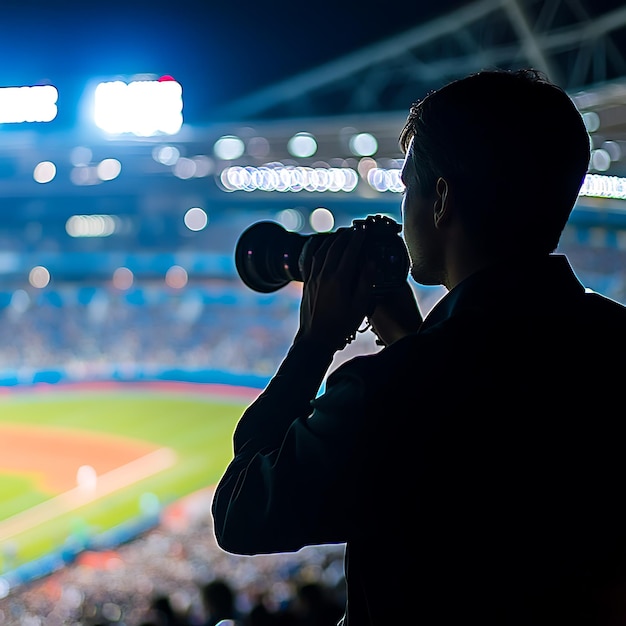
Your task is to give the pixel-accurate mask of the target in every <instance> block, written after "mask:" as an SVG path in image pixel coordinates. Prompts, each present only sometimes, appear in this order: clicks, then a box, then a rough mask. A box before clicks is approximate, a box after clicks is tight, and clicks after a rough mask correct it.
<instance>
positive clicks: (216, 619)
mask: <svg viewBox="0 0 626 626" xmlns="http://www.w3.org/2000/svg"><path fill="white" fill-rule="evenodd" d="M201 591H202V602H203V605H204V608H205V611H206V619H205V621H204V626H217V624H219V623H220V622H222V621H229V623H232V624H235V623H236V622H237V620H239V619H240V618H241V616H240V615H239V611H238V610H237V606H236V602H235V600H236V595H235V591H234V589H233V588H232V586H231V585H230V583H228V582H227V581H225V580H219V579H216V580H212V581H210V582H208V583H206V584H205V585H203V586H202V590H201Z"/></svg>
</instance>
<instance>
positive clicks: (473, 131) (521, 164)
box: [400, 70, 589, 287]
mask: <svg viewBox="0 0 626 626" xmlns="http://www.w3.org/2000/svg"><path fill="white" fill-rule="evenodd" d="M400 144H401V146H402V148H403V150H404V152H405V154H406V155H407V158H406V161H405V166H404V169H403V173H402V176H403V181H404V183H405V185H406V188H407V189H406V194H405V199H404V202H403V213H404V218H403V221H404V237H405V239H406V242H407V245H408V247H409V251H410V253H411V259H412V263H413V268H412V274H413V277H414V278H415V279H416V280H417V281H418V282H421V283H424V284H438V283H442V284H445V285H447V286H448V287H450V286H453V285H452V284H451V283H456V282H458V279H460V278H462V277H463V276H458V275H457V276H450V275H449V274H450V267H449V263H450V261H451V258H450V255H451V254H452V255H453V256H454V255H455V254H462V255H464V258H465V259H467V258H470V259H471V260H472V262H473V263H474V264H477V265H478V266H480V265H485V264H489V263H492V262H494V261H495V260H497V259H498V258H501V257H502V256H511V255H513V256H520V255H522V256H524V257H528V256H534V255H545V254H549V253H550V252H553V251H554V250H555V249H556V247H557V245H558V242H559V238H560V236H561V232H562V230H563V228H564V226H565V223H566V222H567V220H568V218H569V215H570V212H571V210H572V208H573V206H574V203H575V201H576V198H577V196H578V192H579V190H580V186H581V184H582V182H583V180H584V177H585V174H586V172H587V168H588V165H589V136H588V134H587V130H586V128H585V125H584V123H583V120H582V117H581V115H580V113H579V112H578V110H577V109H576V107H575V105H574V103H573V102H572V100H571V99H570V98H569V96H568V95H567V94H566V93H565V92H564V91H563V90H562V89H560V88H559V87H557V86H556V85H554V84H552V83H550V82H549V81H548V80H547V79H546V78H545V77H544V76H543V75H542V74H541V73H540V72H538V71H535V70H520V71H504V70H502V71H500V70H490V71H483V72H478V73H476V74H472V75H470V76H468V77H466V78H463V79H460V80H457V81H454V82H452V83H450V84H448V85H446V86H445V87H443V88H441V89H439V90H437V91H434V92H432V93H430V94H428V95H427V96H426V97H425V98H424V99H423V100H421V101H420V102H417V103H415V104H414V105H413V106H412V107H411V110H410V112H409V115H408V118H407V122H406V125H405V127H404V129H403V131H402V133H401V135H400ZM452 262H453V263H454V262H456V263H458V262H459V259H453V260H452Z"/></svg>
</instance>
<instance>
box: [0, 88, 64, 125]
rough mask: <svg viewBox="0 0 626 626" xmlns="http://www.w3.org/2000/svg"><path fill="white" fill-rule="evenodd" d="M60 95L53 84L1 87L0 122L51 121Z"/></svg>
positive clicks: (55, 112)
mask: <svg viewBox="0 0 626 626" xmlns="http://www.w3.org/2000/svg"><path fill="white" fill-rule="evenodd" d="M58 97H59V94H58V91H57V89H56V87H54V86H53V85H34V86H32V87H29V86H22V87H2V88H0V124H21V123H24V122H51V121H52V120H53V119H54V118H55V117H56V116H57V99H58Z"/></svg>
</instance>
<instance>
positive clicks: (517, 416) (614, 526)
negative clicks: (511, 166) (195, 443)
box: [213, 255, 626, 626]
mask: <svg viewBox="0 0 626 626" xmlns="http://www.w3.org/2000/svg"><path fill="white" fill-rule="evenodd" d="M625 359H626V307H623V306H622V305H620V304H618V303H616V302H614V301H612V300H609V299H607V298H605V297H602V296H600V295H598V294H595V293H590V292H586V290H585V289H584V287H583V286H582V285H581V283H580V282H579V281H578V279H577V278H576V276H575V275H574V273H573V272H572V270H571V268H570V266H569V264H568V262H567V260H566V258H565V257H564V256H561V255H552V256H550V257H549V258H545V259H541V260H539V261H537V262H536V263H534V264H528V263H526V264H524V266H520V267H507V268H493V269H488V270H483V271H481V272H478V273H476V274H474V275H473V276H471V277H470V278H468V279H466V280H465V281H463V282H462V283H461V284H459V285H458V286H457V287H456V288H454V289H453V290H452V291H450V292H449V293H448V294H447V295H446V296H445V297H444V298H442V300H441V301H440V302H439V303H438V304H437V305H436V306H435V307H434V308H433V310H432V311H431V312H430V314H429V315H428V316H427V317H426V319H425V320H424V323H423V324H422V327H421V328H420V330H419V332H417V333H416V334H414V335H411V336H408V337H406V338H404V339H402V340H400V341H397V342H395V343H394V344H392V345H390V346H388V347H387V348H384V349H382V350H381V351H380V352H379V353H377V354H374V355H367V356H361V357H357V358H354V359H352V360H350V361H348V362H346V363H344V364H343V365H342V366H340V367H339V368H337V369H336V371H335V372H333V373H332V374H331V375H330V377H329V378H328V380H327V381H326V388H325V390H324V392H323V393H322V394H320V395H318V390H319V387H320V384H321V383H322V381H323V377H324V375H325V372H326V371H327V368H328V367H329V365H330V362H329V358H328V357H327V356H326V355H323V354H320V352H319V349H318V347H317V346H315V345H310V344H307V343H298V344H296V345H295V346H294V347H292V349H291V350H290V352H289V353H288V354H287V356H286V357H285V359H284V361H283V363H282V364H281V367H280V368H279V371H278V372H277V374H276V376H275V377H274V378H273V379H272V381H271V382H270V384H269V386H268V387H267V389H266V390H265V391H264V392H263V393H262V394H261V395H260V396H259V398H258V399H257V400H256V401H255V402H254V403H253V404H252V405H251V406H250V407H249V408H248V409H247V411H246V412H245V413H244V415H243V416H242V418H241V420H240V422H239V424H238V426H237V429H236V432H235V435H234V458H233V460H232V462H231V464H230V465H229V467H228V468H227V470H226V472H225V474H224V476H223V477H222V479H221V481H220V483H219V485H218V486H217V489H216V493H215V497H214V502H213V516H214V522H215V532H216V536H217V540H218V542H219V545H220V546H222V547H223V548H224V549H225V550H227V551H230V552H234V553H238V554H258V553H272V552H283V551H294V550H298V549H299V548H301V547H302V546H305V545H309V544H323V543H345V544H346V563H345V573H346V582H347V598H348V602H347V613H346V618H345V623H346V625H347V626H366V625H368V626H369V625H372V626H373V625H376V626H378V625H383V624H384V625H385V626H388V625H394V626H396V625H399V624H424V625H425V626H433V625H435V624H446V625H447V624H450V625H454V626H458V624H460V623H481V624H483V625H485V624H493V625H496V624H497V625H498V626H509V625H522V624H524V625H531V624H532V625H534V624H542V625H543V624H546V625H548V624H549V625H550V626H555V625H557V624H564V625H565V624H567V625H568V626H572V624H586V625H591V624H593V625H594V626H595V625H596V624H598V625H599V624H602V625H605V626H608V625H609V624H611V625H612V624H613V623H614V622H612V621H611V619H613V618H612V617H611V615H612V614H613V613H619V612H620V611H622V608H621V606H620V598H621V597H622V595H624V596H625V597H626V594H621V593H620V591H619V590H620V588H619V585H620V584H621V583H622V582H624V581H626V577H625V568H624V564H625V563H626V558H625V557H626V515H624V512H623V510H624V507H623V504H622V499H623V498H624V488H623V485H624V481H625V478H626V437H625V434H626V424H625V413H626V411H625V406H626V402H625V394H624V391H625V389H626V370H625V368H624V365H623V364H624V360H625ZM316 395H318V397H317V398H316V399H314V398H315V397H316ZM625 604H626V603H625ZM624 615H626V611H624V612H623V613H622V617H623V616H624ZM615 623H620V622H615ZM624 623H626V622H624Z"/></svg>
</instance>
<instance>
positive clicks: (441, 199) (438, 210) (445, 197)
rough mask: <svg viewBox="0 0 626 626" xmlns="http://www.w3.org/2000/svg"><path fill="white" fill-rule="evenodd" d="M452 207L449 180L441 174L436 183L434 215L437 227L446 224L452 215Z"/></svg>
mask: <svg viewBox="0 0 626 626" xmlns="http://www.w3.org/2000/svg"><path fill="white" fill-rule="evenodd" d="M451 213H452V208H451V205H450V188H449V186H448V181H447V180H446V179H445V178H442V177H441V176H440V177H439V178H438V179H437V182H436V183H435V205H434V213H433V217H434V220H435V228H441V227H442V226H444V225H445V224H446V223H447V222H448V221H449V220H450V217H451Z"/></svg>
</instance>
